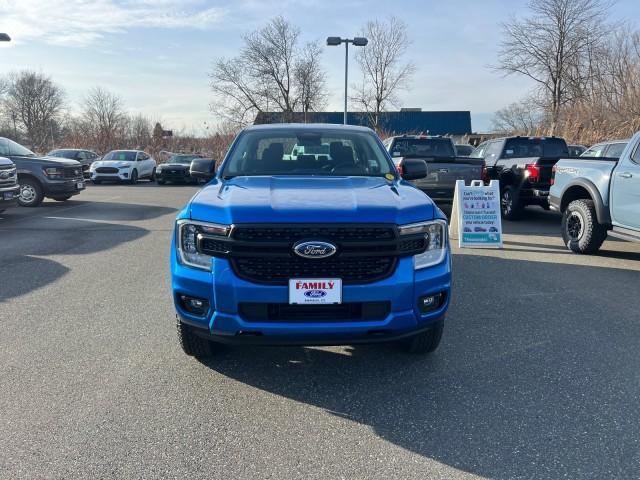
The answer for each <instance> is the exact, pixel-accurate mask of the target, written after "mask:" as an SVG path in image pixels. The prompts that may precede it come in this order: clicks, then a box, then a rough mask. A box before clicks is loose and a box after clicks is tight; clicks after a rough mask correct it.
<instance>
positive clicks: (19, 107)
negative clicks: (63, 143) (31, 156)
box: [4, 71, 64, 150]
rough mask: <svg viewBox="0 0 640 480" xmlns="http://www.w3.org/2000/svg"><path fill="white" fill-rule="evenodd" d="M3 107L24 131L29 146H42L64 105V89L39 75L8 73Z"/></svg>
mask: <svg viewBox="0 0 640 480" xmlns="http://www.w3.org/2000/svg"><path fill="white" fill-rule="evenodd" d="M8 83H9V85H8V88H7V89H6V99H5V102H4V103H5V109H6V111H7V113H8V115H9V116H10V117H11V118H12V119H13V121H14V123H15V124H16V126H17V128H19V129H21V130H23V131H24V134H25V135H26V137H27V142H28V143H29V144H30V145H31V147H32V148H35V149H38V150H39V149H41V148H42V147H44V146H45V145H46V144H47V141H48V139H51V140H53V139H52V138H51V137H52V135H53V128H54V124H55V123H56V121H57V120H58V119H59V116H60V115H61V113H62V108H63V106H64V92H63V91H62V88H60V87H59V86H57V85H56V84H55V83H53V81H52V80H51V79H50V78H49V77H47V76H45V75H43V74H41V73H36V72H31V71H22V72H19V73H17V74H13V75H10V76H9V82H8Z"/></svg>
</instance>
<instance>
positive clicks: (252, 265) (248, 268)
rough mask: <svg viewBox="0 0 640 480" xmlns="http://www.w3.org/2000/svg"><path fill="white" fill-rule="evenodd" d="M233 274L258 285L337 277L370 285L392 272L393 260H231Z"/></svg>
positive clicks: (272, 258)
mask: <svg viewBox="0 0 640 480" xmlns="http://www.w3.org/2000/svg"><path fill="white" fill-rule="evenodd" d="M231 265H232V267H233V270H234V271H235V273H236V275H238V276H239V277H241V278H244V279H247V280H249V281H253V282H258V283H275V284H281V285H284V284H287V283H288V281H289V279H290V278H341V279H342V281H343V283H370V282H375V281H377V280H382V279H383V278H386V277H388V276H389V275H391V274H392V273H393V270H394V269H395V266H396V258H395V257H388V256H385V257H335V258H325V259H323V260H307V259H304V258H300V257H293V256H292V257H290V258H280V257H247V258H234V259H232V260H231Z"/></svg>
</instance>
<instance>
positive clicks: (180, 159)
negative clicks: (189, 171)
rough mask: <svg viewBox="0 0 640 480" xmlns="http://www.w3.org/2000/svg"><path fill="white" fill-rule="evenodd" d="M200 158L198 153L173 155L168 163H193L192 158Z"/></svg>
mask: <svg viewBox="0 0 640 480" xmlns="http://www.w3.org/2000/svg"><path fill="white" fill-rule="evenodd" d="M194 158H200V157H199V156H198V155H172V156H171V157H170V158H169V161H168V162H167V163H181V164H182V165H191V160H193V159H194Z"/></svg>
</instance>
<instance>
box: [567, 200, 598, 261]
mask: <svg viewBox="0 0 640 480" xmlns="http://www.w3.org/2000/svg"><path fill="white" fill-rule="evenodd" d="M606 238H607V229H606V227H605V226H603V225H601V224H599V223H598V216H597V215H596V208H595V205H594V203H593V200H588V199H581V200H574V201H573V202H571V203H570V204H569V206H567V209H566V210H565V211H564V213H563V214H562V239H563V240H564V244H565V245H566V246H567V248H568V249H569V250H571V251H572V252H574V253H581V254H585V255H591V254H594V253H596V252H597V251H598V250H599V249H600V247H601V246H602V243H603V242H604V241H605V239H606Z"/></svg>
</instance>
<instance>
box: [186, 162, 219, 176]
mask: <svg viewBox="0 0 640 480" xmlns="http://www.w3.org/2000/svg"><path fill="white" fill-rule="evenodd" d="M189 173H190V174H191V176H192V177H194V178H201V179H202V180H205V181H207V182H208V181H209V180H211V179H212V178H213V177H215V176H216V161H215V160H213V159H212V158H195V159H193V160H192V161H191V168H190V169H189Z"/></svg>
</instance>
